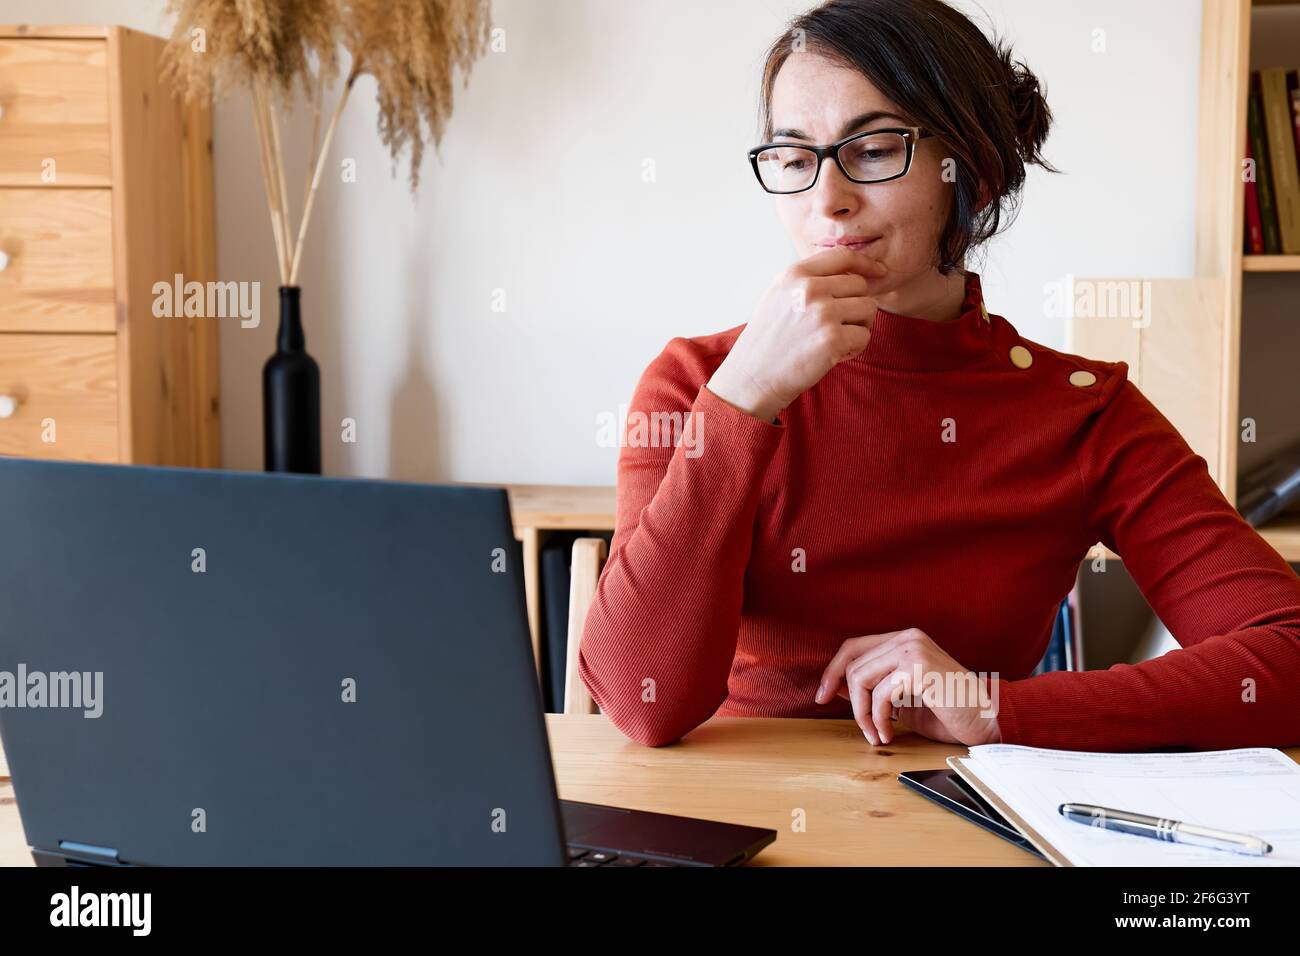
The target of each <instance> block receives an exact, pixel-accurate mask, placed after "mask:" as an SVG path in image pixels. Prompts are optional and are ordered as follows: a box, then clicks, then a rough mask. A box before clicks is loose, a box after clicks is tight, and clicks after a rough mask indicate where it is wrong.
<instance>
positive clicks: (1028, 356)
mask: <svg viewBox="0 0 1300 956" xmlns="http://www.w3.org/2000/svg"><path fill="white" fill-rule="evenodd" d="M1011 364H1012V365H1014V366H1015V367H1016V368H1029V366H1031V365H1033V364H1034V356H1033V353H1032V352H1030V351H1029V349H1027V348H1025V347H1024V346H1023V345H1015V346H1012V348H1011Z"/></svg>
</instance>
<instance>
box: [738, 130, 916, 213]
mask: <svg viewBox="0 0 1300 956" xmlns="http://www.w3.org/2000/svg"><path fill="white" fill-rule="evenodd" d="M933 135H934V134H933V133H931V132H930V131H928V130H925V129H922V128H921V127H919V126H896V127H890V128H889V129H873V130H868V131H867V132H865V133H854V134H853V135H852V136H849V137H847V138H845V139H842V140H840V141H839V142H838V143H832V144H831V145H830V146H801V145H798V144H796V143H764V144H763V145H762V146H755V147H754V148H753V149H751V150H750V151H749V162H750V165H752V166H753V167H754V175H755V176H757V177H758V182H759V185H761V186H762V187H763V188H764V189H766V190H767V191H768V192H770V193H775V194H776V195H778V196H788V195H790V194H791V193H801V192H806V191H807V190H809V189H812V188H813V187H814V186H816V185H817V179H818V177H820V176H821V169H822V163H823V162H825V160H826V157H827V156H833V157H835V165H836V166H838V167H839V168H840V172H842V173H843V174H844V175H845V177H846V178H848V179H849V180H850V181H852V182H855V183H886V182H889V181H890V180H891V179H901V178H902V177H903V176H906V175H907V171H908V170H909V169H911V168H912V154H913V153H914V152H915V151H916V144H917V142H918V141H919V140H923V139H926V138H927V137H930V136H933Z"/></svg>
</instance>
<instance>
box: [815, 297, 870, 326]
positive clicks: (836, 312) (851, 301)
mask: <svg viewBox="0 0 1300 956" xmlns="http://www.w3.org/2000/svg"><path fill="white" fill-rule="evenodd" d="M822 308H823V314H824V315H826V316H827V317H829V318H830V319H832V320H833V321H835V322H839V323H840V324H842V325H860V326H864V327H866V328H870V327H871V324H872V323H873V322H875V321H876V310H877V309H878V308H879V306H877V305H876V300H875V299H872V298H870V297H868V296H865V295H864V296H855V297H853V298H846V299H831V300H830V301H829V302H827V303H826V304H825V305H824V306H823V307H822Z"/></svg>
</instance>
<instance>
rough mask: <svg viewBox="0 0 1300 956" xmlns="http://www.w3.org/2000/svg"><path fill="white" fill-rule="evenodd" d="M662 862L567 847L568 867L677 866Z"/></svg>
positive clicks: (603, 851) (605, 851) (635, 856)
mask: <svg viewBox="0 0 1300 956" xmlns="http://www.w3.org/2000/svg"><path fill="white" fill-rule="evenodd" d="M677 865H678V864H676V863H665V862H663V861H662V860H651V859H649V858H648V857H644V856H637V855H636V854H635V853H614V852H612V851H610V850H589V849H587V848H586V847H582V846H571V847H569V866H677Z"/></svg>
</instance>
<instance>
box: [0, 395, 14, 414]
mask: <svg viewBox="0 0 1300 956" xmlns="http://www.w3.org/2000/svg"><path fill="white" fill-rule="evenodd" d="M16 411H18V399H16V398H14V397H13V396H12V395H0V418H8V417H9V416H11V415H12V414H13V413H14V412H16Z"/></svg>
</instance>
